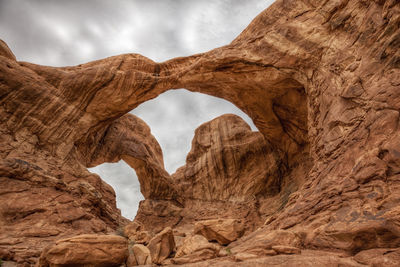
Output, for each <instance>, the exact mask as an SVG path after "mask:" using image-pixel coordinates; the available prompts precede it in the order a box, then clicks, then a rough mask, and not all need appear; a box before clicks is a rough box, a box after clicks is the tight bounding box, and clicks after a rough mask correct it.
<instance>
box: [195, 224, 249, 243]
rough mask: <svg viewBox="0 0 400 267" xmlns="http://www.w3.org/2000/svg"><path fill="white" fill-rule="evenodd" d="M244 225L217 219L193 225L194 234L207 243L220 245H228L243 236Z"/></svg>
mask: <svg viewBox="0 0 400 267" xmlns="http://www.w3.org/2000/svg"><path fill="white" fill-rule="evenodd" d="M243 232H244V225H243V222H242V221H240V220H235V219H225V220H223V219H218V220H207V221H200V222H197V223H196V224H195V225H194V233H195V234H200V235H202V236H204V237H205V238H207V240H208V241H217V242H218V243H219V244H221V245H228V244H230V243H231V242H233V241H235V240H236V239H238V238H239V237H241V236H242V235H243Z"/></svg>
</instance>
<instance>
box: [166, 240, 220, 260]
mask: <svg viewBox="0 0 400 267" xmlns="http://www.w3.org/2000/svg"><path fill="white" fill-rule="evenodd" d="M220 249H221V247H220V246H218V245H217V244H213V243H210V242H208V241H207V239H206V238H205V237H204V236H201V235H194V236H188V237H186V238H185V240H184V241H183V244H182V246H181V247H179V248H178V250H177V251H176V254H175V257H174V259H172V262H173V263H175V264H187V263H193V262H198V261H204V260H208V259H212V258H216V257H217V255H218V253H219V251H220Z"/></svg>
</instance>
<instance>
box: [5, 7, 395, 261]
mask: <svg viewBox="0 0 400 267" xmlns="http://www.w3.org/2000/svg"><path fill="white" fill-rule="evenodd" d="M399 25H400V3H399V2H398V1H396V0H374V1H365V0H332V1H314V0H293V1H285V0H278V1H276V3H274V4H273V5H272V6H271V7H270V8H268V9H267V10H265V11H264V12H262V13H261V14H260V15H259V16H257V17H256V18H255V19H254V20H253V22H252V23H251V24H250V25H249V26H248V27H247V28H246V29H245V30H244V31H243V32H242V34H241V35H239V36H238V37H237V38H236V39H235V40H234V41H233V42H232V43H231V44H229V45H226V46H224V47H221V48H217V49H214V50H212V51H210V52H207V53H203V54H198V55H193V56H190V57H184V58H175V59H171V60H169V61H166V62H163V63H156V62H153V61H151V60H149V59H147V58H145V57H143V56H140V55H137V54H126V55H120V56H115V57H110V58H106V59H103V60H98V61H94V62H90V63H86V64H82V65H79V66H74V67H63V68H53V67H46V66H39V65H35V64H31V63H26V62H19V61H16V59H15V57H14V55H13V54H12V52H11V51H10V50H9V49H8V47H7V45H6V44H5V43H4V42H0V125H1V127H0V144H1V146H0V158H1V159H0V227H1V231H0V257H1V258H2V259H3V260H8V261H13V262H18V264H19V265H21V266H24V264H25V265H26V266H29V265H32V264H35V263H36V262H37V261H38V258H39V256H40V255H41V253H42V256H41V260H40V263H39V265H40V266H65V265H66V264H94V265H96V266H104V265H106V266H107V265H108V266H111V265H120V264H122V263H124V262H126V263H127V265H130V266H132V265H133V264H138V263H146V262H147V263H148V262H149V260H150V259H151V260H152V261H153V262H155V263H165V264H167V263H170V264H182V263H190V262H195V261H200V263H197V264H196V263H194V265H193V266H204V265H205V264H210V265H213V264H215V265H219V266H229V265H231V264H232V262H233V261H236V263H235V264H236V265H240V266H256V265H260V266H264V265H278V266H279V265H286V266H293V265H295V264H296V265H297V266H302V265H305V266H310V265H311V266H329V265H334V266H335V264H336V265H340V264H341V265H345V266H364V265H375V266H382V265H383V264H386V265H387V266H398V265H399V264H400V250H399V247H400V210H399V199H400V198H399V196H400V193H399V192H400V191H399V190H400V189H399V188H400V185H399V182H400V132H399V112H400V52H399V51H400V49H399V47H400V29H399ZM174 88H187V89H188V90H191V91H196V92H202V93H206V94H210V95H214V96H217V97H221V98H224V99H227V100H229V101H231V102H232V103H234V104H235V105H237V106H238V107H239V108H241V109H242V110H243V111H245V112H246V113H247V114H248V115H249V116H250V117H251V118H252V119H253V121H254V123H255V125H256V126H257V128H258V129H259V130H260V132H259V133H257V132H251V131H250V129H249V127H248V126H247V125H246V124H245V123H244V122H243V121H241V120H240V119H239V118H237V117H235V116H231V115H226V116H222V117H220V118H217V119H215V120H213V121H211V122H208V123H205V124H203V125H202V126H200V127H199V128H198V129H197V130H196V134H195V138H194V140H193V142H192V150H191V152H190V153H189V155H188V157H187V162H186V165H185V166H183V167H181V168H180V169H179V170H178V171H177V172H176V173H175V174H173V175H169V174H168V173H167V172H166V171H165V170H164V166H163V160H162V152H161V149H160V147H159V145H158V143H157V141H156V140H155V139H154V137H152V136H151V134H150V130H149V128H148V127H147V126H146V125H145V123H144V122H143V121H141V120H140V119H139V118H136V117H134V116H132V115H124V114H126V113H127V112H129V111H130V110H132V109H133V108H135V107H136V106H137V105H139V104H140V103H142V102H144V101H146V100H149V99H152V98H154V97H156V96H157V95H159V94H161V93H163V92H165V91H166V90H169V89H174ZM120 159H123V160H125V161H126V162H127V163H128V164H129V165H130V166H131V167H133V168H135V169H136V171H137V173H138V176H139V181H140V183H141V190H142V192H143V195H144V196H145V198H146V199H145V201H143V202H142V203H141V205H140V208H139V212H138V215H137V217H136V219H135V224H136V225H132V223H131V224H129V227H128V226H127V228H125V235H126V236H127V237H128V238H129V239H130V240H131V242H136V243H142V244H144V245H139V244H135V245H134V246H133V247H132V244H130V245H129V244H128V241H127V240H126V239H124V238H122V237H121V238H118V237H115V236H112V235H100V234H105V233H107V234H110V233H113V232H114V231H115V230H116V229H117V228H118V227H119V226H120V225H124V224H126V223H127V221H126V220H125V219H124V218H122V217H121V215H120V213H119V211H118V210H117V208H116V206H115V194H114V192H113V190H112V188H111V187H110V186H108V185H107V184H105V183H104V182H103V181H102V180H101V179H100V178H99V177H98V176H97V175H94V174H91V173H89V172H88V171H87V167H92V166H95V165H97V164H101V163H103V162H114V161H117V160H120ZM169 227H171V228H169ZM227 229H228V230H229V231H228V230H227ZM161 230H163V231H161ZM80 234H97V235H83V236H78V237H73V236H75V235H80ZM195 234H196V235H195ZM185 235H186V237H184V236H185ZM70 237H72V238H70ZM62 238H67V239H64V240H61V241H57V243H54V242H55V241H56V240H59V239H62ZM236 239H237V240H236ZM213 240H214V241H216V242H218V244H217V243H209V242H208V241H213ZM234 240H236V241H234ZM227 243H229V246H228V249H226V247H221V244H222V245H226V244H227ZM113 244H114V245H113ZM145 245H146V246H145ZM108 246H111V247H114V248H115V250H111V249H107V248H108ZM176 247H177V248H176ZM43 249H44V251H43V252H42V250H43ZM175 250H176V251H175ZM66 251H68V254H65V253H66ZM80 251H86V253H87V254H86V256H85V257H83V258H85V259H91V262H83V258H82V254H79V253H80ZM99 251H103V252H104V253H101V252H99ZM66 255H69V256H68V257H66ZM132 255H134V256H132ZM63 264H64V265H63Z"/></svg>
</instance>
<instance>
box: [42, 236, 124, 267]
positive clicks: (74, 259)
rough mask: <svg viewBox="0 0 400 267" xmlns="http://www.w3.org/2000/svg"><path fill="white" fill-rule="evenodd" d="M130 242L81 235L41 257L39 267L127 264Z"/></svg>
mask: <svg viewBox="0 0 400 267" xmlns="http://www.w3.org/2000/svg"><path fill="white" fill-rule="evenodd" d="M127 257H128V242H127V240H126V239H125V238H124V237H121V236H116V235H94V234H90V235H79V236H74V237H71V238H67V239H62V240H59V241H57V242H56V243H55V245H54V246H51V247H48V248H47V249H45V250H44V251H43V252H42V255H41V256H40V259H39V263H38V267H48V266H52V267H61V266H96V267H103V266H104V267H112V266H120V265H121V264H123V263H125V261H126V259H127Z"/></svg>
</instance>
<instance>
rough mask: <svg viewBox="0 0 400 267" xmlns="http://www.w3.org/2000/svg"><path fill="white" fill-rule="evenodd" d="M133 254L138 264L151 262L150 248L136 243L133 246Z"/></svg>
mask: <svg viewBox="0 0 400 267" xmlns="http://www.w3.org/2000/svg"><path fill="white" fill-rule="evenodd" d="M132 252H133V254H132V255H133V256H134V258H135V262H136V264H137V265H146V264H151V255H150V250H149V249H148V248H147V247H145V246H144V245H141V244H135V245H133V247H132Z"/></svg>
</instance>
